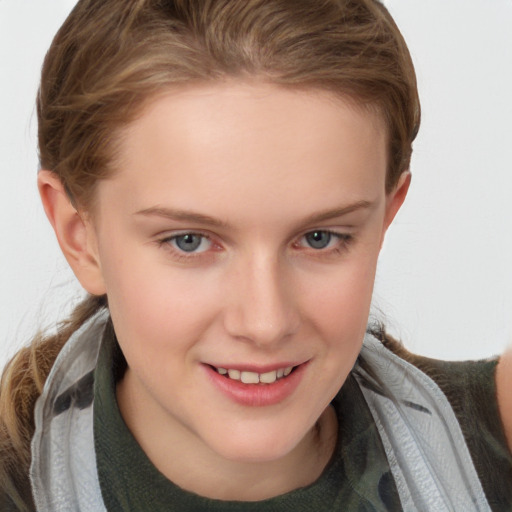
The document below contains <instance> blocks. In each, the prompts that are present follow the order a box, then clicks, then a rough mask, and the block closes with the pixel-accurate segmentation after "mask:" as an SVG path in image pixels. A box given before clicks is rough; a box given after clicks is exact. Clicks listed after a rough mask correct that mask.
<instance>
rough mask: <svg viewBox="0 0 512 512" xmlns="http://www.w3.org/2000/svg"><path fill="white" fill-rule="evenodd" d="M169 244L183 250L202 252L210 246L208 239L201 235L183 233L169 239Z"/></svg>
mask: <svg viewBox="0 0 512 512" xmlns="http://www.w3.org/2000/svg"><path fill="white" fill-rule="evenodd" d="M170 242H171V244H172V245H173V246H174V247H176V248H177V249H179V250H180V251H183V252H204V251H206V250H208V248H209V247H210V244H211V242H210V240H208V238H206V237H205V236H203V235H197V234H195V233H184V234H183V235H176V236H173V237H172V238H171V239H170Z"/></svg>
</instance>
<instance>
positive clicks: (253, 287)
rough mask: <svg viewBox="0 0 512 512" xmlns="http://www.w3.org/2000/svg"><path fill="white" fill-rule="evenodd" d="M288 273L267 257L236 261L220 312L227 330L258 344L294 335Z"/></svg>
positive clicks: (294, 304)
mask: <svg viewBox="0 0 512 512" xmlns="http://www.w3.org/2000/svg"><path fill="white" fill-rule="evenodd" d="M290 274H291V272H290V271H289V270H287V269H285V268H283V265H282V264H280V263H279V261H278V259H277V258H272V257H271V256H264V255H261V256H259V257H257V256H254V255H253V256H252V257H249V258H247V261H244V262H243V264H240V265H239V266H238V268H237V269H236V271H235V272H233V274H232V276H231V279H229V287H228V291H227V295H228V296H227V307H226V309H225V315H224V322H225V328H226V330H227V331H228V333H229V334H230V335H231V336H233V337H235V338H238V339H240V340H244V341H247V342H251V343H254V344H255V345H257V346H259V347H265V346H274V345H275V344H278V343H279V342H281V341H283V340H285V339H287V338H289V337H290V336H292V335H293V334H295V333H296V332H297V330H298V327H299V321H300V315H299V311H298V308H297V302H296V298H297V297H296V296H295V294H294V289H293V288H294V287H293V278H292V276H291V275H290Z"/></svg>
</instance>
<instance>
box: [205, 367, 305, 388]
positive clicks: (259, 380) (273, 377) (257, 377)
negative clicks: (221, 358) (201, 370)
mask: <svg viewBox="0 0 512 512" xmlns="http://www.w3.org/2000/svg"><path fill="white" fill-rule="evenodd" d="M211 368H212V369H213V370H215V371H216V372H217V373H218V374H220V375H222V376H224V377H226V378H227V379H231V380H236V381H239V382H242V383H243V384H273V383H274V382H276V381H278V380H281V379H284V378H286V377H288V375H290V373H292V372H293V371H294V370H295V368H297V366H287V367H286V368H279V369H277V370H273V371H270V372H265V373H256V372H250V371H243V370H234V369H229V368H217V367H215V366H212V367H211Z"/></svg>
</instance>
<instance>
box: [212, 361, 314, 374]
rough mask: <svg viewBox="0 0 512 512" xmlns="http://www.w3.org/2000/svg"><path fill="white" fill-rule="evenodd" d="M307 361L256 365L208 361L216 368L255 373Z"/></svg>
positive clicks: (298, 364) (275, 369)
mask: <svg viewBox="0 0 512 512" xmlns="http://www.w3.org/2000/svg"><path fill="white" fill-rule="evenodd" d="M304 363H307V361H302V362H288V361H285V362H283V363H271V364H264V365H255V364H250V363H247V364H244V363H222V364H213V363H208V364H209V365H210V366H213V367H214V368H224V369H226V370H239V371H241V372H243V371H245V372H254V373H268V372H273V371H277V370H280V369H284V368H289V367H290V366H292V367H295V366H300V365H301V364H304Z"/></svg>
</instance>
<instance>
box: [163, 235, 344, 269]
mask: <svg viewBox="0 0 512 512" xmlns="http://www.w3.org/2000/svg"><path fill="white" fill-rule="evenodd" d="M313 233H322V234H325V235H328V236H329V237H332V238H334V239H337V243H336V245H335V246H334V247H332V248H329V247H326V248H319V249H315V248H313V247H305V246H301V245H300V242H301V241H302V240H304V239H305V238H306V236H308V235H312V234H313ZM185 236H197V237H201V243H202V242H203V241H204V240H207V241H208V242H209V243H210V244H211V245H214V244H215V242H213V240H212V238H211V237H210V236H209V235H206V234H204V233H198V232H195V231H185V232H182V233H178V234H175V235H171V236H166V237H165V238H161V239H159V240H157V243H158V245H159V247H162V248H165V249H166V250H168V251H170V252H171V253H172V256H173V257H174V258H176V259H178V260H180V261H192V260H194V259H196V258H200V257H204V256H205V253H208V252H209V251H210V249H211V247H209V248H207V249H206V250H204V251H201V252H195V251H194V252H187V251H183V250H181V249H180V248H178V247H175V246H174V245H173V242H174V243H175V242H176V240H177V239H178V238H180V237H185ZM353 241H354V235H352V234H348V233H339V232H337V231H332V230H329V229H317V230H311V231H308V232H306V233H304V234H303V235H301V236H300V237H299V238H298V240H297V241H296V242H294V243H293V244H292V245H293V247H294V248H298V249H304V250H310V251H311V252H312V254H313V255H314V256H317V257H322V256H335V255H339V254H341V253H343V252H345V251H346V250H347V249H348V248H349V246H350V244H351V243H352V242H353ZM329 243H331V240H329Z"/></svg>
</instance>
